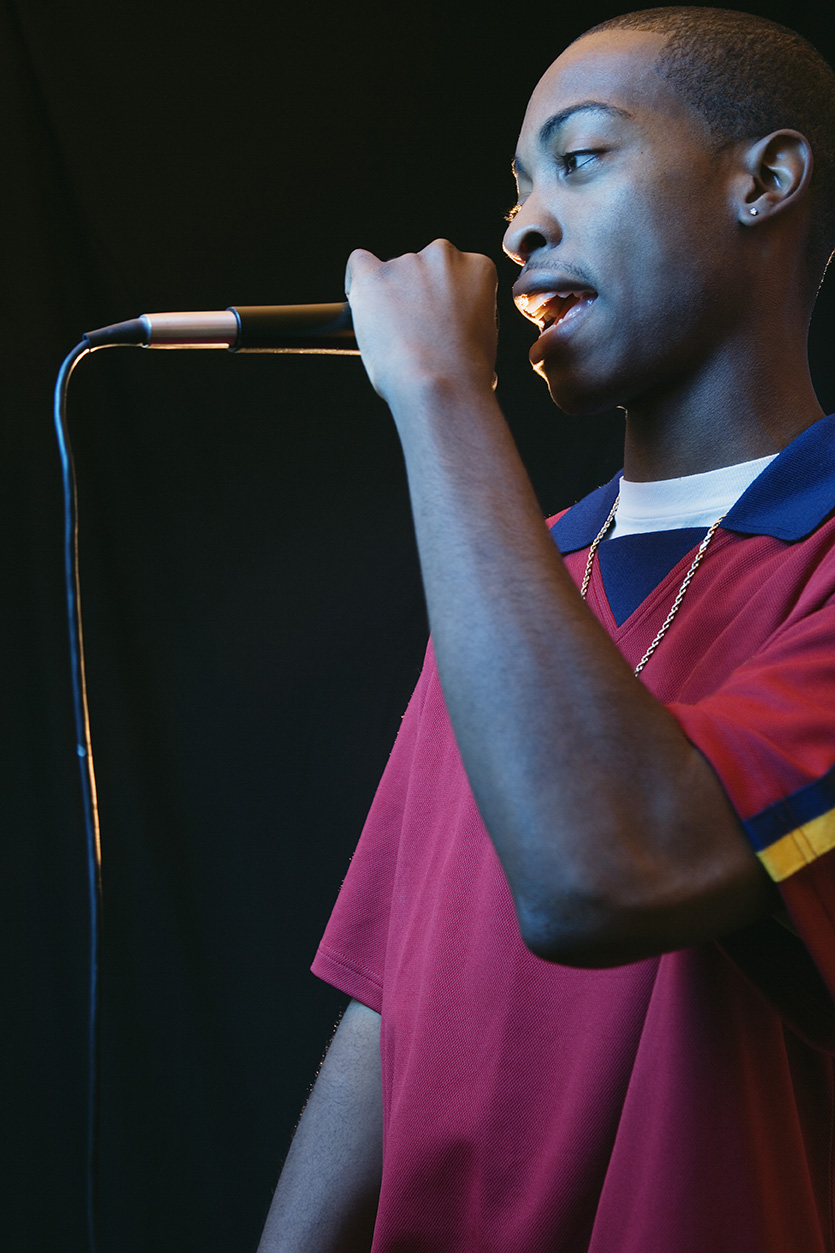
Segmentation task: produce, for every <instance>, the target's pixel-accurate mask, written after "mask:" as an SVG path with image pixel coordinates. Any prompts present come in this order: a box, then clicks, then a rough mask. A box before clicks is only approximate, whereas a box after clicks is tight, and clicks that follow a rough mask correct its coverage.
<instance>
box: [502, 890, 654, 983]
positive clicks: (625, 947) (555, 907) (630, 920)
mask: <svg viewBox="0 0 835 1253" xmlns="http://www.w3.org/2000/svg"><path fill="white" fill-rule="evenodd" d="M514 902H515V906H516V917H517V920H518V924H519V931H520V934H521V937H522V940H523V942H524V944H525V946H526V947H527V948H528V949H529V950H530V951H531V952H532V953H533V954H534V955H535V956H536V957H539V958H541V959H542V960H543V961H548V962H554V963H556V964H558V965H561V966H575V967H580V968H586V969H599V968H605V967H611V966H623V965H627V964H628V963H629V962H633V961H638V960H640V959H641V958H644V957H648V956H651V955H654V954H655V953H657V952H659V951H660V948H659V946H658V944H657V937H652V936H651V934H650V932H651V931H652V928H651V927H649V926H648V923H649V919H648V917H647V913H646V912H645V911H644V910H641V909H636V908H635V906H634V904H627V902H626V901H625V900H624V899H623V896H622V895H618V894H616V893H613V892H610V891H607V890H606V889H605V888H604V887H602V886H601V885H600V884H599V883H595V882H592V883H584V884H583V885H581V886H578V885H577V884H572V886H571V888H570V889H569V888H566V886H565V885H564V884H561V885H560V886H559V887H558V888H555V889H553V890H551V891H545V890H543V889H542V887H541V886H539V887H538V888H537V889H536V890H535V891H531V892H526V893H522V892H515V893H514ZM661 948H663V945H662V946H661Z"/></svg>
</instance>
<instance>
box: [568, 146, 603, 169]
mask: <svg viewBox="0 0 835 1253" xmlns="http://www.w3.org/2000/svg"><path fill="white" fill-rule="evenodd" d="M599 156H600V150H599V149H596V148H575V149H574V151H573V152H564V153H563V154H562V156H560V157H558V158H557V162H558V164H559V166H560V169H561V171H562V173H563V174H564V175H566V176H567V175H569V174H576V172H577V171H578V170H582V169H583V168H584V167H585V166H587V165H589V164H590V163H591V162H592V161H594V160H595V159H596V158H597V157H599Z"/></svg>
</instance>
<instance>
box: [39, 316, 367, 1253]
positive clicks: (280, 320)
mask: <svg viewBox="0 0 835 1253" xmlns="http://www.w3.org/2000/svg"><path fill="white" fill-rule="evenodd" d="M128 346H134V347H138V348H226V349H227V350H229V351H231V352H277V353H315V354H323V353H326V354H338V355H340V356H359V349H358V348H357V344H356V339H355V338H354V335H353V328H352V323H351V311H350V309H349V307H348V305H347V304H325V305H276V306H273V305H240V306H237V307H235V308H230V309H226V310H223V311H210V312H201V313H159V314H143V315H142V317H140V318H133V319H131V320H130V321H127V322H117V323H114V324H113V325H111V326H105V327H101V328H99V329H98V330H95V331H88V332H87V333H86V334H85V335H84V338H83V339H82V340H81V342H80V343H78V344H76V346H75V347H74V348H73V349H72V351H71V352H70V353H68V355H67V357H66V358H65V360H64V361H63V362H62V364H61V367H60V369H59V371H58V377H57V379H56V383H55V394H54V404H53V418H54V424H55V435H56V439H57V442H58V452H59V456H60V461H61V483H62V490H63V500H64V534H63V555H64V587H65V603H66V612H67V632H68V641H69V652H70V677H71V688H72V705H73V717H74V724H75V745H76V747H75V751H76V755H77V757H78V765H79V771H80V783H81V801H82V816H83V826H84V838H85V844H86V854H87V885H88V898H89V918H90V935H89V958H88V962H89V966H88V971H89V974H88V1012H87V1134H86V1164H85V1165H86V1169H85V1176H86V1189H85V1192H86V1195H85V1207H86V1219H87V1245H88V1250H89V1253H97V1248H98V1175H99V1169H98V1168H99V1130H100V1085H99V1070H100V1065H99V1063H100V1049H101V1026H100V999H101V989H100V964H101V932H102V924H101V914H102V873H101V830H100V826H99V812H98V800H97V792H96V774H95V767H94V763H93V745H92V737H91V733H90V714H89V706H88V701H87V680H86V666H85V655H84V632H83V623H82V616H81V581H80V577H79V559H78V487H77V482H76V474H75V462H74V458H73V452H72V444H71V442H70V436H69V428H68V423H67V393H68V389H69V382H70V378H71V376H72V373H73V371H74V370H75V367H76V366H77V365H78V363H79V361H81V360H82V358H83V357H85V356H87V355H88V354H89V353H92V352H96V351H98V350H99V349H101V348H109V347H114V348H115V347H128Z"/></svg>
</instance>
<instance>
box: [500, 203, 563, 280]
mask: <svg viewBox="0 0 835 1253" xmlns="http://www.w3.org/2000/svg"><path fill="white" fill-rule="evenodd" d="M561 239H562V230H561V228H560V225H559V222H558V221H557V219H556V217H555V216H554V213H553V211H552V210H550V209H549V208H548V207H547V206H546V205H545V204H543V202H542V200H541V199H540V198H539V197H538V196H537V197H534V196H533V195H530V196H528V197H527V199H526V200H525V201H524V203H523V204H521V205H520V206H519V208H518V209H517V211H516V214H515V215H514V217H513V220H512V221H511V223H510V225H509V226H508V228H507V230H506V231H505V236H504V240H503V241H502V247H503V248H504V250H505V252H506V253H507V255H508V256H509V257H510V258H511V260H513V261H515V262H516V264H517V265H525V264H526V263H527V262H528V261H529V260H530V259H531V257H532V256H533V254H534V253H535V252H538V251H539V249H540V248H548V247H556V245H557V244H558V243H559V242H560V240H561Z"/></svg>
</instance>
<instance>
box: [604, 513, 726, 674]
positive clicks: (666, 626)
mask: <svg viewBox="0 0 835 1253" xmlns="http://www.w3.org/2000/svg"><path fill="white" fill-rule="evenodd" d="M619 504H620V492H618V494H617V496H616V497H615V503H614V504H613V505H612V508H611V510H610V512H609V516H608V518H607V519H606V521H605V522H604V523H603V526H602V527H601V528H600V531H599V532H598V534H597V536H596V538H595V539H594V540H592V545H591V548H590V549H589V559H588V561H587V562H586V572H585V574H584V575H583V584H582V587H581V588H580V595H581V596H582V598H583V600H585V599H586V592H587V591H588V590H589V582H590V581H591V572H592V567H593V566H594V554H595V553H596V552H597V549H598V545H599V544H600V541H601V540H602V539H603V536H604V535H605V534H606V532H607V531H608V529H609V527H610V526H611V525H612V523H613V522H614V520H615V514H616V513H617V511H618V505H619ZM724 516H725V515H724V513H723V514H722V516H721V517H719V518H717V519H716V521H715V522H714V524H713V526H712V527H711V528H710V530H709V531H708V533H707V535H706V536H705V537H704V539H703V540H702V542H701V544H700V545H699V551H698V552H697V553H696V556H695V557H694V558H693V563H692V565H691V566H690V569H689V570H688V571H687V573H686V574H685V576H684V582H683V583H682V585H681V587H680V588H679V589H678V595H677V596H676V598H675V600H674V601H673V604H672V608H671V609H670V612H669V613H668V614H667V616H666V618H665V619H664V621H663V622H662V624H661V629H660V630H659V632H658V634H657V635H656V637H655V639H654V640H653V641H652V643H651V644H650V646H649V648H648V649H647V651H646V652H645V653H644V655H643V657H642V658H641V660H640V661H639V662H638V664H637V666H636V667H635V670H634V674H635V677H636V678H637V677H638V675H639V674H640V673H641V671H642V670H643V668H644V666H645V665H646V664H647V662H648V661H649V659H650V657H651V656H652V654H653V653H654V652H655V650H656V648H657V647H658V645H659V644H660V643H661V641H662V640H663V638H664V636H665V635H666V634H667V632H668V630H669V629H670V623H671V622H672V620H673V618H674V617H675V616H676V614H677V613H678V611H679V608H680V606H681V602H682V601H683V600H684V593H685V592H686V591H687V589H688V587H689V586H690V580H691V579H692V578H693V575H694V574H695V573H696V571H697V569H698V568H699V566H700V564H701V560H702V557H704V555H705V553H706V552H707V546H708V544H709V543H710V541H711V540H712V539H713V537H714V535H715V534H716V532H717V530H718V529H719V523H720V522H721V521H722V518H724Z"/></svg>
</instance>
